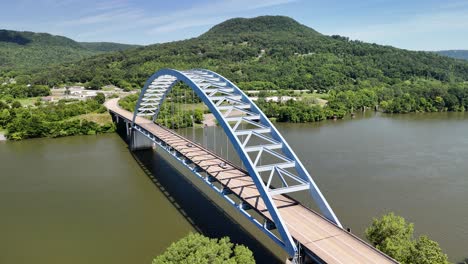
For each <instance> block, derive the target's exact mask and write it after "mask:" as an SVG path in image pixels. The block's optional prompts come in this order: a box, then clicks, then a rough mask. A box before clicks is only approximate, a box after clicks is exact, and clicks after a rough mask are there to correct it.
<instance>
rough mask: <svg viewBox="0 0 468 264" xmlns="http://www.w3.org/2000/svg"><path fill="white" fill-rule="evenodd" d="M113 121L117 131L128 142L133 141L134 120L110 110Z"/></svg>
mask: <svg viewBox="0 0 468 264" xmlns="http://www.w3.org/2000/svg"><path fill="white" fill-rule="evenodd" d="M110 114H111V117H112V121H113V122H114V124H115V126H116V130H117V133H118V134H119V135H120V136H121V137H122V138H123V139H124V140H125V142H127V144H130V143H131V138H130V136H131V127H132V122H131V121H130V120H128V119H126V118H122V117H121V116H119V115H118V114H116V113H114V112H112V111H110Z"/></svg>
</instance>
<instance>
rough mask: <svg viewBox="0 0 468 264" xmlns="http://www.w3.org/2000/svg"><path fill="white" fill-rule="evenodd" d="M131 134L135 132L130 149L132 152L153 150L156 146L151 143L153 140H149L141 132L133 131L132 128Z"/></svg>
mask: <svg viewBox="0 0 468 264" xmlns="http://www.w3.org/2000/svg"><path fill="white" fill-rule="evenodd" d="M130 132H133V133H131V135H130V137H131V142H130V148H131V150H132V151H135V150H143V149H151V148H153V146H154V143H153V141H151V139H149V138H147V137H146V136H145V135H143V134H142V133H141V132H139V131H137V130H135V129H133V131H131V128H130Z"/></svg>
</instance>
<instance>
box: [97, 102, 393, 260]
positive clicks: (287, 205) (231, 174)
mask: <svg viewBox="0 0 468 264" xmlns="http://www.w3.org/2000/svg"><path fill="white" fill-rule="evenodd" d="M105 106H106V107H107V108H108V110H109V111H111V112H113V113H114V114H117V115H119V116H120V117H122V118H124V119H126V120H127V121H128V122H131V120H132V118H133V114H132V113H131V112H129V111H126V110H124V109H122V108H120V107H119V106H118V99H111V100H109V101H107V102H106V103H105ZM135 124H136V125H138V126H140V127H141V128H143V129H145V130H146V131H148V132H150V133H151V134H153V135H154V136H156V137H157V138H159V139H161V140H162V141H164V142H166V143H167V144H168V145H170V146H171V147H173V148H174V149H175V150H177V151H178V152H180V153H182V154H183V155H184V156H185V157H187V158H189V159H190V160H191V161H193V162H194V164H196V165H198V166H199V167H201V168H202V169H204V170H205V171H206V172H207V173H208V174H210V175H211V176H213V177H214V178H216V180H217V181H218V182H219V183H221V184H222V185H223V187H227V188H229V189H230V190H231V191H232V192H233V193H235V194H236V195H237V196H238V197H240V198H241V199H242V200H244V201H245V202H247V203H248V204H249V205H250V206H251V207H252V208H254V209H256V211H257V212H260V213H261V214H263V215H264V217H267V218H269V219H271V217H270V215H269V213H268V211H267V208H266V206H265V205H264V203H263V201H262V199H261V197H260V194H259V192H258V191H257V189H256V186H255V184H254V182H253V180H252V179H251V177H250V176H249V175H248V174H247V172H245V171H244V170H242V169H240V168H237V167H235V166H234V165H233V164H231V163H230V162H229V161H226V160H222V158H221V157H219V156H217V155H216V154H214V153H212V152H211V151H209V150H207V149H204V148H203V147H202V146H200V145H198V144H196V143H194V142H191V141H189V140H188V139H186V138H184V137H182V136H180V135H178V134H176V133H175V132H173V131H171V130H169V129H166V128H163V127H161V126H159V125H157V124H155V123H153V122H152V121H151V120H148V119H146V118H143V117H137V118H136V120H135ZM135 133H138V132H135ZM188 143H191V144H192V146H191V147H188V146H187V145H188ZM222 162H225V163H226V166H225V167H224V168H221V167H220V166H219V164H221V163H222ZM273 200H274V202H275V203H276V205H277V207H278V208H279V212H280V214H281V216H282V217H283V219H284V221H285V222H286V225H287V227H288V229H289V231H290V233H291V235H292V237H293V238H294V239H295V240H297V241H299V242H300V243H301V245H302V248H303V249H306V250H308V251H310V252H313V254H314V255H315V256H316V257H318V258H320V260H321V261H323V262H325V263H343V264H344V263H346V264H350V263H356V264H364V263H398V262H396V261H395V260H393V259H391V258H390V257H388V256H386V255H385V254H383V253H382V252H380V251H378V250H376V249H375V248H374V247H372V246H371V245H369V244H367V243H366V242H364V241H362V240H361V239H359V238H358V237H356V236H354V235H353V234H351V233H349V232H347V231H346V230H344V229H342V228H340V227H338V226H336V225H335V224H334V223H332V222H330V221H328V220H327V219H326V218H324V217H322V216H321V215H319V214H318V213H316V212H314V211H312V210H310V209H308V208H306V207H304V206H302V205H301V204H300V203H298V202H296V201H294V200H292V199H290V198H288V197H286V196H283V195H276V196H274V198H273Z"/></svg>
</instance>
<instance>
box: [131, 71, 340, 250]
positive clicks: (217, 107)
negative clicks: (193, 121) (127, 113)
mask: <svg viewBox="0 0 468 264" xmlns="http://www.w3.org/2000/svg"><path fill="white" fill-rule="evenodd" d="M177 82H183V83H185V84H187V85H188V86H189V87H190V88H191V89H192V90H193V91H194V92H195V93H196V94H197V96H198V97H199V98H200V99H201V100H202V101H203V103H204V104H205V105H206V106H207V107H208V108H209V110H210V111H211V112H212V113H213V115H214V116H215V118H216V119H217V121H218V122H219V124H220V126H221V127H222V128H223V130H224V132H225V133H226V135H227V137H228V138H229V140H230V141H231V143H232V145H233V146H234V149H235V150H236V152H237V154H238V155H239V157H240V158H241V160H242V163H243V164H244V166H245V168H246V170H247V171H248V173H249V175H250V176H251V177H252V179H253V181H254V183H255V185H256V187H257V189H258V191H259V193H260V195H261V197H262V199H263V201H264V203H265V205H266V207H267V209H268V212H269V213H270V215H271V217H272V218H273V222H274V223H275V225H276V228H277V229H278V231H279V233H280V236H281V240H279V239H278V238H277V239H276V240H275V241H276V242H277V243H279V244H280V245H281V246H282V247H283V248H285V250H286V251H287V252H288V254H289V255H291V256H295V255H296V254H297V252H298V249H297V247H296V245H295V242H294V240H293V238H292V237H291V235H290V233H289V231H288V228H287V226H286V225H285V223H284V221H283V219H282V218H281V215H280V213H279V211H278V208H277V207H276V205H275V203H274V202H273V199H272V197H273V196H274V195H279V194H287V193H292V192H297V191H303V190H309V192H310V195H311V197H312V198H313V200H314V201H315V202H316V204H317V205H318V207H319V209H320V211H321V212H322V214H323V215H324V216H325V217H326V218H327V219H328V220H330V221H332V222H334V223H335V224H336V225H338V226H339V227H342V226H341V223H340V222H339V220H338V218H337V217H336V215H335V213H334V212H333V210H332V208H331V207H330V205H329V204H328V202H327V201H326V199H325V197H324V196H323V194H322V193H321V192H320V190H319V188H318V186H317V185H316V184H315V182H314V180H313V179H312V177H311V176H310V175H309V173H308V172H307V170H306V169H305V167H304V166H303V165H302V163H301V162H300V160H299V158H298V157H297V155H296V154H295V153H294V151H293V150H292V148H291V147H290V146H289V145H288V143H287V142H286V140H285V139H284V138H283V137H282V136H281V134H280V133H279V132H278V130H277V129H276V128H275V126H273V124H272V123H271V122H270V120H269V119H268V118H267V117H266V116H265V114H264V113H263V112H262V111H261V110H260V109H259V108H258V106H257V105H255V103H254V102H252V100H251V99H249V97H248V96H247V95H246V94H245V93H244V92H243V91H242V90H240V89H239V88H238V87H237V86H236V85H235V84H233V83H232V82H231V81H229V80H228V79H226V78H225V77H223V76H221V75H219V74H217V73H215V72H212V71H209V70H205V69H192V70H188V71H178V70H173V69H161V70H159V71H157V72H156V73H154V74H153V75H152V76H151V77H150V78H149V79H148V80H147V81H146V83H145V85H144V87H143V89H142V91H141V93H140V97H139V98H138V101H137V104H136V106H135V111H134V116H133V120H132V128H134V127H135V120H136V117H137V116H151V117H152V119H153V120H156V118H157V116H158V113H159V108H160V106H161V105H162V103H163V102H164V100H165V99H166V96H167V94H168V93H169V92H170V91H171V89H172V87H173V86H174V85H175V84H176V83H177ZM220 94H221V95H220ZM223 111H224V112H223ZM233 113H234V114H233ZM239 113H240V115H239ZM236 114H237V115H236ZM233 115H236V116H233ZM243 122H245V123H247V124H249V125H250V126H253V127H255V128H254V129H240V128H239V127H240V124H241V123H243ZM233 123H234V126H232V124H233ZM244 136H245V138H244ZM252 136H257V137H259V138H261V139H264V140H266V141H267V142H269V143H268V144H262V145H259V146H247V143H248V141H249V140H250V139H251V138H252ZM277 150H279V151H281V153H280V152H278V151H277ZM249 152H254V153H257V155H256V156H255V157H256V158H255V159H252V158H250V156H249V155H248V153H249ZM264 153H268V154H270V155H274V156H276V157H278V158H279V159H281V160H282V161H284V162H280V163H276V164H270V165H266V166H257V163H258V161H259V160H260V158H261V156H262V155H263V154H264ZM288 169H289V170H288ZM291 169H293V170H295V171H294V172H291ZM261 172H270V175H269V180H268V181H267V183H265V182H264V180H263V179H262V177H261V175H260V174H261ZM274 176H276V177H279V178H280V180H281V181H282V183H283V186H282V187H281V188H274V189H271V188H269V187H270V183H271V180H272V178H273V177H274ZM285 178H288V179H293V181H295V183H296V184H291V183H290V182H289V183H288V182H286V180H285ZM284 185H286V186H284ZM268 235H270V237H273V238H275V237H276V236H275V235H273V234H272V233H271V234H268Z"/></svg>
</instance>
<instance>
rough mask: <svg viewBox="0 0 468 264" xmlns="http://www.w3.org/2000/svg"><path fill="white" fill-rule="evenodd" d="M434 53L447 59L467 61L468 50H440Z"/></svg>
mask: <svg viewBox="0 0 468 264" xmlns="http://www.w3.org/2000/svg"><path fill="white" fill-rule="evenodd" d="M436 52H437V53H439V54H440V55H444V56H447V57H451V58H456V59H463V60H468V50H441V51H436Z"/></svg>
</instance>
